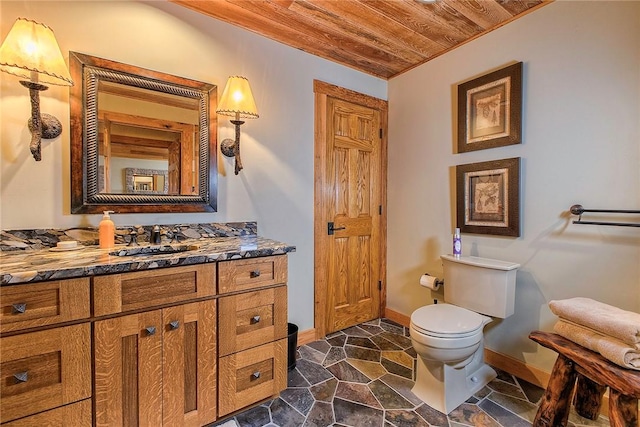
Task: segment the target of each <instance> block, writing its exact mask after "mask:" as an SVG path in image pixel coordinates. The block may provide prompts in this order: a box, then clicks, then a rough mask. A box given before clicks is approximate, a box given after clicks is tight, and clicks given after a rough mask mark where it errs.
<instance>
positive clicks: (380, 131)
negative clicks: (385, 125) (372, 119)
mask: <svg viewBox="0 0 640 427" xmlns="http://www.w3.org/2000/svg"><path fill="white" fill-rule="evenodd" d="M380 139H382V128H380Z"/></svg>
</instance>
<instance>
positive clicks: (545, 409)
mask: <svg viewBox="0 0 640 427" xmlns="http://www.w3.org/2000/svg"><path fill="white" fill-rule="evenodd" d="M529 338H530V339H532V340H533V341H535V342H537V343H538V344H540V345H542V346H543V347H547V348H549V349H551V350H553V351H555V352H556V353H558V358H557V359H556V363H555V365H554V366H553V371H552V372H551V378H549V384H548V386H547V390H546V391H545V393H544V396H543V397H542V399H541V401H540V407H539V408H538V413H537V414H536V417H535V419H534V420H533V427H557V426H566V425H567V419H568V418H569V409H570V407H571V400H572V397H573V396H574V397H573V402H574V406H575V409H576V412H577V413H578V414H579V415H581V416H583V417H585V418H589V419H591V420H595V419H596V418H598V414H599V413H600V405H601V402H602V395H603V394H604V392H605V391H606V389H607V387H608V388H609V423H610V425H611V426H612V427H639V426H638V399H640V371H634V370H632V369H624V368H622V367H620V366H618V365H616V364H614V363H613V362H610V361H609V360H607V359H605V358H604V357H602V356H601V355H600V354H598V353H595V352H593V351H591V350H589V349H586V348H584V347H582V346H580V345H578V344H576V343H574V342H573V341H570V340H568V339H566V338H563V337H561V336H560V335H558V334H553V333H548V332H541V331H534V332H532V333H531V334H529ZM574 391H575V393H574Z"/></svg>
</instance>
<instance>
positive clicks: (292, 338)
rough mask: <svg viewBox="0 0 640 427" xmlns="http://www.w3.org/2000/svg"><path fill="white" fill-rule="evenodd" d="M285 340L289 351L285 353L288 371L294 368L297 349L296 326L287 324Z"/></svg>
mask: <svg viewBox="0 0 640 427" xmlns="http://www.w3.org/2000/svg"><path fill="white" fill-rule="evenodd" d="M287 327H288V330H287V334H288V335H287V339H288V344H289V351H288V353H287V362H288V363H287V369H288V370H289V371H290V370H292V369H293V368H295V367H296V349H297V348H298V326H296V325H294V324H293V323H287Z"/></svg>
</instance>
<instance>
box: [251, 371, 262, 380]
mask: <svg viewBox="0 0 640 427" xmlns="http://www.w3.org/2000/svg"><path fill="white" fill-rule="evenodd" d="M258 378H260V371H255V372H254V373H253V374H251V380H257V379H258Z"/></svg>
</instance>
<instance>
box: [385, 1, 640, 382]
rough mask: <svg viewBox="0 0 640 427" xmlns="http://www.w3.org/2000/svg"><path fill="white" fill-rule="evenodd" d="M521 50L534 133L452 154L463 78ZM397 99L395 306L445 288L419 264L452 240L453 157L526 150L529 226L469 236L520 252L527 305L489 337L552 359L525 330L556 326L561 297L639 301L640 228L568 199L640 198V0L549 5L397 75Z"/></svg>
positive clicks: (519, 352)
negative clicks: (577, 217)
mask: <svg viewBox="0 0 640 427" xmlns="http://www.w3.org/2000/svg"><path fill="white" fill-rule="evenodd" d="M512 61H523V62H524V79H523V80H524V82H523V92H524V107H523V144H522V145H515V146H510V147H502V148H495V149H490V150H481V151H476V152H471V153H463V154H453V150H454V142H453V136H452V129H453V128H454V127H455V122H454V119H455V116H456V114H455V103H454V100H455V99H456V94H457V85H458V84H459V83H461V82H464V81H466V80H468V79H471V78H473V77H476V76H479V75H482V74H484V73H485V72H487V71H488V70H493V69H496V68H500V67H501V66H503V65H505V64H508V63H510V62H512ZM389 106H390V122H389V126H390V129H389V146H390V149H389V191H388V192H389V196H388V202H389V225H388V230H389V231H388V259H389V265H388V303H387V305H388V307H389V308H391V309H393V310H396V311H398V312H401V313H404V314H407V315H409V314H410V313H411V312H412V311H413V310H414V309H416V308H418V307H419V306H420V305H423V304H425V303H428V302H430V301H431V300H432V298H434V297H437V298H442V294H441V293H438V294H436V293H433V294H432V293H431V292H430V291H428V290H427V289H425V288H420V286H419V285H418V278H419V276H420V274H422V273H424V272H430V273H432V274H434V275H441V274H442V266H441V262H440V260H439V255H440V254H442V253H450V252H451V234H452V231H453V228H454V227H455V214H454V212H455V188H454V181H455V175H454V174H453V171H454V168H455V165H458V164H466V163H475V162H480V161H487V160H495V159H503V158H510V157H521V158H522V169H521V194H520V203H521V220H522V235H521V237H520V238H501V237H488V236H482V235H471V234H463V236H462V241H463V255H470V254H471V255H476V256H482V257H488V258H497V259H503V260H508V261H514V262H518V263H520V264H521V265H522V267H521V269H520V271H519V272H518V276H517V286H516V307H515V310H516V312H515V314H514V315H513V316H512V317H510V318H508V319H506V320H504V321H501V322H494V323H493V324H492V325H490V326H488V327H487V328H486V331H487V334H486V336H487V342H486V345H487V347H488V348H491V349H493V350H495V351H498V352H501V353H504V354H507V355H510V356H512V357H515V358H517V359H520V360H522V361H525V362H527V363H530V364H532V365H534V366H538V367H542V368H543V369H545V370H547V371H550V370H551V366H552V361H553V359H554V355H555V354H552V353H551V352H550V351H547V350H544V349H543V350H538V349H537V347H536V345H534V343H533V342H531V341H529V340H528V339H527V335H528V334H529V332H530V331H533V330H536V329H543V330H550V329H551V328H552V327H553V323H554V321H555V316H553V315H552V314H551V313H550V311H549V309H548V307H547V303H548V302H549V301H550V300H552V299H561V298H569V297H574V296H584V297H590V298H593V299H597V300H600V301H603V302H605V303H608V304H612V305H616V306H618V307H621V308H623V309H626V310H631V311H636V312H640V267H639V265H640V229H638V228H627V229H624V228H616V227H603V226H587V225H574V224H571V223H570V218H569V215H568V213H567V211H568V209H569V207H570V206H571V205H573V204H575V203H580V204H582V205H584V206H585V208H603V209H606V208H609V209H640V130H639V126H640V125H639V123H640V2H564V1H559V2H555V3H553V4H551V5H548V6H545V7H543V8H542V9H540V10H538V11H536V12H533V13H531V14H529V15H527V16H525V17H523V18H521V19H519V20H517V21H515V22H513V23H510V24H508V25H506V26H504V27H502V28H500V29H498V30H496V31H494V32H492V33H490V34H488V35H486V36H484V37H481V38H479V39H477V40H475V41H473V42H471V43H468V44H467V45H465V46H462V47H460V48H458V49H456V50H454V51H452V52H450V53H447V54H446V55H444V56H442V57H439V58H437V59H435V60H433V61H431V62H428V63H427V64H424V65H423V66H420V67H418V68H415V69H413V70H412V71H410V72H407V73H405V74H403V75H400V76H398V77H396V78H394V79H392V80H391V81H390V82H389ZM600 218H601V219H608V218H602V217H600ZM633 219H635V220H636V221H638V217H637V216H636V217H635V218H633ZM445 286H446V284H445Z"/></svg>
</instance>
